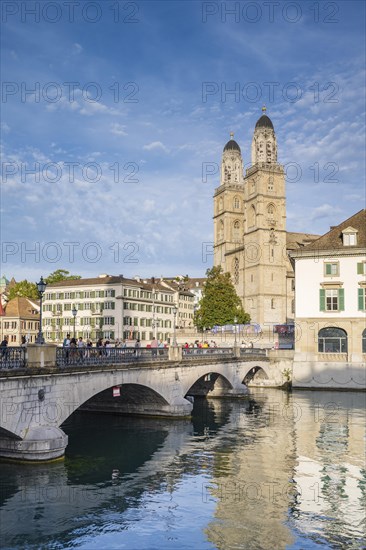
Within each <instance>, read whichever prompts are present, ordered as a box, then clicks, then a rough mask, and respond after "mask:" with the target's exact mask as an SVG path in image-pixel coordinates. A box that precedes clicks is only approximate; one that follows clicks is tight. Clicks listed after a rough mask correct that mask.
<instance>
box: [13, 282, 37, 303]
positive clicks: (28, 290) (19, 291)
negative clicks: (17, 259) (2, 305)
mask: <svg viewBox="0 0 366 550" xmlns="http://www.w3.org/2000/svg"><path fill="white" fill-rule="evenodd" d="M18 296H24V297H25V298H31V299H32V300H38V299H39V294H38V289H37V285H36V284H35V283H30V282H29V281H27V280H26V279H24V281H19V283H15V285H14V286H12V287H11V288H10V290H9V293H8V299H9V300H12V299H13V298H17V297H18Z"/></svg>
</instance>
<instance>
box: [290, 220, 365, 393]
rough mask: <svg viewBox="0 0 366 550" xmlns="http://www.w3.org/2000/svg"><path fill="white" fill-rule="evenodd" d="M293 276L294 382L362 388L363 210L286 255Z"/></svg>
mask: <svg viewBox="0 0 366 550" xmlns="http://www.w3.org/2000/svg"><path fill="white" fill-rule="evenodd" d="M290 256H291V258H292V261H293V263H294V266H295V275H296V298H295V303H296V308H295V312H296V315H295V321H296V340H295V356H294V371H293V383H294V385H295V386H296V385H299V386H307V385H312V386H313V387H314V386H316V385H317V386H320V387H321V386H322V385H323V386H324V384H326V385H327V386H328V387H329V386H333V387H344V386H345V385H347V387H353V388H357V387H358V388H359V389H361V387H362V380H363V388H364V387H365V360H366V210H361V211H360V212H358V213H357V214H355V215H353V216H351V217H350V218H348V219H347V220H345V221H344V222H342V223H340V224H339V225H337V226H335V227H331V229H330V231H328V233H326V234H325V235H323V236H322V237H320V238H319V239H317V240H316V241H314V242H313V243H311V244H309V245H308V246H306V247H304V248H303V249H302V250H298V251H292V252H291V254H290Z"/></svg>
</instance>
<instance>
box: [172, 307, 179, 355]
mask: <svg viewBox="0 0 366 550" xmlns="http://www.w3.org/2000/svg"><path fill="white" fill-rule="evenodd" d="M177 313H178V308H177V306H174V307H173V315H174V325H173V347H175V348H176V347H177V337H176V332H175V328H176V326H175V325H176V323H175V319H176V317H177Z"/></svg>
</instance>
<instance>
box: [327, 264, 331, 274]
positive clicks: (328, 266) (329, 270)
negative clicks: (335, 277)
mask: <svg viewBox="0 0 366 550" xmlns="http://www.w3.org/2000/svg"><path fill="white" fill-rule="evenodd" d="M325 274H326V275H331V274H332V264H325Z"/></svg>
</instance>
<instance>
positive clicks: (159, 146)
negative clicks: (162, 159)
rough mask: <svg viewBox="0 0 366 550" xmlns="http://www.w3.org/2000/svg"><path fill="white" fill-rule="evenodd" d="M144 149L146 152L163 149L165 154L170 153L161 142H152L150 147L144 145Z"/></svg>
mask: <svg viewBox="0 0 366 550" xmlns="http://www.w3.org/2000/svg"><path fill="white" fill-rule="evenodd" d="M143 149H145V150H146V151H153V150H155V149H161V150H162V151H164V153H169V149H168V148H167V147H165V145H164V144H163V143H162V142H161V141H152V142H151V143H149V144H148V145H144V146H143Z"/></svg>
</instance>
